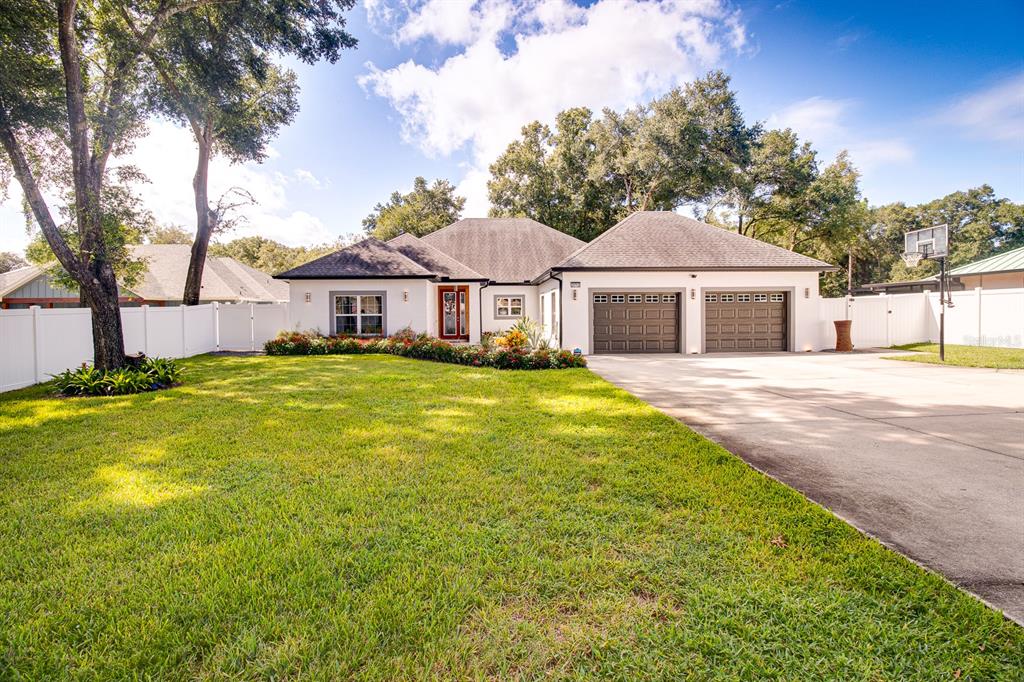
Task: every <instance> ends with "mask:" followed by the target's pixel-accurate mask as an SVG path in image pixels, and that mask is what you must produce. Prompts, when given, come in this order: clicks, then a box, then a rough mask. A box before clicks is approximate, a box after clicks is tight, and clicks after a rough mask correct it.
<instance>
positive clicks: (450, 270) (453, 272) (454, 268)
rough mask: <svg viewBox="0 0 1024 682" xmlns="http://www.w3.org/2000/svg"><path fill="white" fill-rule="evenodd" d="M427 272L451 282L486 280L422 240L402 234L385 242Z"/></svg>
mask: <svg viewBox="0 0 1024 682" xmlns="http://www.w3.org/2000/svg"><path fill="white" fill-rule="evenodd" d="M385 243H386V244H387V245H388V246H390V247H392V248H393V249H396V250H397V251H399V252H400V253H401V254H402V255H404V256H405V257H407V258H410V259H412V260H414V261H416V262H417V263H419V264H420V265H422V266H423V267H424V268H426V269H427V270H430V271H431V272H433V273H435V274H437V275H440V276H441V277H444V278H446V279H451V280H472V279H477V280H486V279H487V278H486V277H484V276H483V275H481V274H480V273H479V272H477V271H476V270H474V269H473V268H471V267H469V266H468V265H464V264H462V263H460V262H459V261H457V260H455V259H454V258H452V257H451V256H449V255H448V254H446V253H444V252H442V251H439V250H438V249H435V248H434V247H433V246H431V245H430V244H427V243H426V242H425V241H423V240H422V239H419V238H418V237H414V236H413V235H411V234H409V233H403V234H400V235H398V236H397V237H394V238H392V239H389V240H388V241H387V242H385Z"/></svg>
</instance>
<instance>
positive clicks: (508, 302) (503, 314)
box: [494, 294, 526, 320]
mask: <svg viewBox="0 0 1024 682" xmlns="http://www.w3.org/2000/svg"><path fill="white" fill-rule="evenodd" d="M517 309H518V310H519V312H518V313H517V312H515V311H516V310H517ZM525 314H526V297H525V296H524V295H522V294H495V295H494V319H496V320H518V319H519V318H521V317H522V316H523V315H525Z"/></svg>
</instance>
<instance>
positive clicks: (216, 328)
mask: <svg viewBox="0 0 1024 682" xmlns="http://www.w3.org/2000/svg"><path fill="white" fill-rule="evenodd" d="M213 347H214V348H215V349H216V350H217V352H218V353H219V352H220V301H214V302H213Z"/></svg>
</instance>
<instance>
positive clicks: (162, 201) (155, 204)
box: [123, 121, 334, 245]
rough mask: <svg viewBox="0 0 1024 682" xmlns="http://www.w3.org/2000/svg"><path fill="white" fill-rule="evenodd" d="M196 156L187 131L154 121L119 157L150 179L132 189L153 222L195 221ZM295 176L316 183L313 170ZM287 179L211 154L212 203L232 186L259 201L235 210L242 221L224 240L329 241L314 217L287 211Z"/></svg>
mask: <svg viewBox="0 0 1024 682" xmlns="http://www.w3.org/2000/svg"><path fill="white" fill-rule="evenodd" d="M195 154H196V152H195V143H194V142H193V140H192V136H191V134H190V133H189V132H188V131H186V130H185V129H183V128H178V127H176V126H173V125H171V124H170V123H166V122H164V121H155V122H153V123H152V124H151V125H150V131H149V135H147V136H146V137H144V138H143V139H141V140H139V142H138V144H136V146H135V149H134V150H133V151H132V153H131V154H129V155H128V156H127V157H126V158H125V159H124V160H123V162H125V163H132V164H135V165H136V166H138V167H139V168H140V169H141V170H142V172H143V173H145V175H146V176H147V177H148V178H149V180H150V182H149V183H146V184H143V185H140V186H139V187H138V188H137V189H138V192H139V194H140V195H141V196H142V199H143V201H144V202H145V204H146V206H147V207H148V208H149V209H150V210H151V211H152V212H153V214H154V215H155V216H156V218H157V220H158V221H160V222H162V223H174V224H177V225H182V226H184V227H185V228H191V227H193V226H194V225H195V221H196V217H195V202H194V199H193V195H192V174H193V172H194V167H195ZM294 178H295V179H298V180H300V181H303V182H306V183H307V184H313V183H319V180H317V178H316V177H315V176H314V175H313V174H312V173H310V172H309V171H303V170H302V169H298V170H296V171H295V173H294ZM290 182H291V179H290V178H289V177H287V176H285V175H284V174H282V173H279V172H273V171H270V170H268V169H267V168H265V167H261V166H259V165H257V164H254V163H246V164H231V163H229V162H228V161H227V159H225V158H223V157H214V159H213V161H212V162H211V163H210V198H211V203H212V202H215V201H216V200H217V198H218V197H219V196H221V195H222V194H223V193H224V192H227V191H228V190H230V189H231V188H233V187H240V188H242V189H245V190H246V191H248V192H249V193H250V194H252V195H253V197H254V198H255V199H256V201H257V202H259V203H258V204H255V205H252V206H244V207H242V208H241V209H239V212H240V213H241V214H242V215H244V216H245V217H246V219H247V220H246V221H245V222H243V223H241V224H240V225H239V226H238V227H237V228H236V229H234V230H232V231H231V232H229V233H227V234H225V235H224V238H225V239H233V238H236V237H244V236H249V235H260V236H263V237H268V238H270V239H276V240H277V241H280V242H282V243H285V244H290V245H299V244H310V243H315V242H324V241H330V240H331V239H333V238H334V235H333V234H332V233H331V232H330V231H328V230H327V228H326V227H325V226H324V224H323V223H322V222H321V221H320V220H319V219H317V218H315V217H313V216H311V215H310V214H308V213H306V212H304V211H297V210H293V209H292V207H291V205H290V204H289V202H288V196H287V191H286V188H287V186H288V184H289V183H290Z"/></svg>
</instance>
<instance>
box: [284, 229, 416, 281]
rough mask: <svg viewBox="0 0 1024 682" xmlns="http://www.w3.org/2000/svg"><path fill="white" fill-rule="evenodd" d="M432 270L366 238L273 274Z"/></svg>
mask: <svg viewBox="0 0 1024 682" xmlns="http://www.w3.org/2000/svg"><path fill="white" fill-rule="evenodd" d="M433 276H434V273H433V272H432V271H430V270H428V269H426V268H425V267H423V266H422V265H420V264H419V263H417V262H416V261H414V260H412V259H411V258H409V257H408V256H406V255H405V254H403V253H401V252H400V251H398V250H397V249H395V248H393V247H391V246H388V245H387V244H385V243H384V242H382V241H380V240H378V239H374V238H373V237H367V238H366V239H364V240H363V241H361V242H358V243H356V244H352V245H351V246H346V247H345V248H343V249H341V250H339V251H335V252H334V253H329V254H327V255H326V256H323V257H322V258H317V259H316V260H313V261H310V262H308V263H304V264H303V265H300V266H298V267H295V268H292V269H291V270H287V271H285V272H282V273H281V274H279V275H277V276H276V277H277V279H360V278H367V279H372V278H374V277H388V278H401V277H433Z"/></svg>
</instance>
